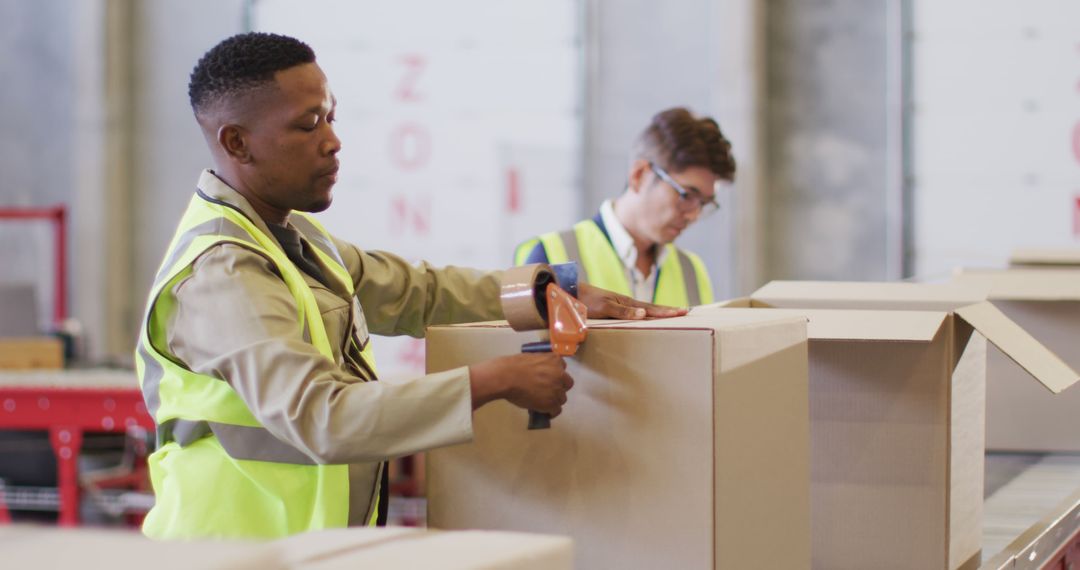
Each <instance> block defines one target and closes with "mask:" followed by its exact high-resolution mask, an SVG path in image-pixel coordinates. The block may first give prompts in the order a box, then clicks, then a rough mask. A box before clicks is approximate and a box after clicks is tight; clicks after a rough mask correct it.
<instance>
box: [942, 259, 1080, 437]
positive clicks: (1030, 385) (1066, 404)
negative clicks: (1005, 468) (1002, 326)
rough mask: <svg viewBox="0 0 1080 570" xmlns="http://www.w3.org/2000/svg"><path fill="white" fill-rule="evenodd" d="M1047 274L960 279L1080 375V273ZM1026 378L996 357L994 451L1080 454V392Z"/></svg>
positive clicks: (991, 383) (988, 273) (989, 389)
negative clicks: (1057, 388)
mask: <svg viewBox="0 0 1080 570" xmlns="http://www.w3.org/2000/svg"><path fill="white" fill-rule="evenodd" d="M1059 258H1060V257H1059ZM1029 267H1034V266H1033V265H1032V266H1029ZM1041 267H1042V268H1043V269H1030V268H1011V269H963V270H960V271H959V272H958V273H957V274H956V276H955V277H954V280H955V281H956V282H958V283H961V284H963V285H967V286H969V287H972V288H974V289H977V290H979V291H981V292H983V293H985V294H986V296H987V298H988V299H990V301H991V302H993V303H994V306H996V307H997V308H998V309H1000V310H1001V311H1002V312H1003V313H1005V314H1006V315H1008V316H1009V318H1010V319H1012V320H1013V321H1015V322H1016V323H1017V324H1019V325H1020V326H1021V327H1023V328H1024V330H1026V331H1028V332H1029V333H1031V335H1032V336H1034V337H1035V338H1036V339H1038V340H1039V342H1041V343H1042V344H1044V345H1045V346H1047V347H1048V348H1050V349H1051V350H1052V351H1054V353H1055V354H1057V355H1058V356H1060V357H1061V358H1062V359H1063V360H1064V361H1065V362H1066V363H1067V364H1068V365H1069V366H1071V367H1072V368H1073V369H1078V370H1080V266H1076V268H1074V269H1065V267H1068V266H1066V265H1064V264H1062V265H1057V266H1052V265H1049V264H1047V265H1043V266H1041ZM1049 267H1060V269H1048V268H1049ZM1026 375H1027V373H1026V372H1025V371H1024V370H1023V369H1022V368H1021V367H1019V366H1017V365H1016V363H1014V362H1012V360H1010V359H1009V358H1008V357H1007V356H1005V355H1004V354H1002V353H1001V351H998V350H991V351H990V352H989V354H988V361H987V371H986V448H987V449H990V450H996V451H1036V452H1041V451H1055V452H1080V388H1072V389H1069V390H1065V391H1061V392H1060V393H1058V392H1057V391H1054V390H1047V389H1046V388H1045V387H1044V386H1041V385H1039V384H1037V383H1034V382H1028V381H1025V379H1024V377H1025V376H1026Z"/></svg>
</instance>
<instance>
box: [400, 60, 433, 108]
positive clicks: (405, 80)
mask: <svg viewBox="0 0 1080 570" xmlns="http://www.w3.org/2000/svg"><path fill="white" fill-rule="evenodd" d="M398 61H400V62H401V64H402V65H404V66H405V73H404V75H402V76H401V81H399V82H398V86H397V89H396V90H395V91H394V97H396V98H397V100H398V101H409V102H416V101H421V100H423V96H422V95H421V94H420V93H419V92H417V90H416V84H417V83H418V82H419V81H420V73H421V72H422V71H423V70H424V66H425V65H427V62H426V61H425V60H424V57H423V56H421V55H417V54H406V55H403V56H401V58H400V59H399V60H398Z"/></svg>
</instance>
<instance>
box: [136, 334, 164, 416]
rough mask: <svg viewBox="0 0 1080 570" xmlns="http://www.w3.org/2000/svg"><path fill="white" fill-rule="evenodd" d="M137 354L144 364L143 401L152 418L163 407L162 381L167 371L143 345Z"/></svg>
mask: <svg viewBox="0 0 1080 570" xmlns="http://www.w3.org/2000/svg"><path fill="white" fill-rule="evenodd" d="M136 352H137V353H138V356H139V358H141V359H142V362H143V381H142V394H143V401H145V402H146V412H147V413H148V414H150V417H151V418H152V417H155V416H156V415H157V411H158V408H160V407H161V393H160V390H161V379H162V378H164V377H165V370H164V369H163V368H161V364H159V363H158V361H157V360H155V359H154V357H153V356H151V355H149V354H147V353H146V350H145V349H144V348H143V343H141V342H140V343H139V350H137V351H136Z"/></svg>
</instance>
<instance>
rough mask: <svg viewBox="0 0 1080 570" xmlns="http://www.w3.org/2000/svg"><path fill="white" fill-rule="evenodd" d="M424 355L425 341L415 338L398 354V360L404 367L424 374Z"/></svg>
mask: <svg viewBox="0 0 1080 570" xmlns="http://www.w3.org/2000/svg"><path fill="white" fill-rule="evenodd" d="M424 355H425V352H424V341H422V340H420V339H418V338H414V339H409V341H408V342H407V343H406V344H405V348H402V349H401V351H399V352H398V354H397V360H398V363H400V364H401V365H402V366H405V367H408V368H411V369H413V370H415V371H417V372H420V373H423V371H424V368H425V365H426V359H425V357H424Z"/></svg>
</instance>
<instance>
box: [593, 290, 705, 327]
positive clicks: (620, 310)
mask: <svg viewBox="0 0 1080 570" xmlns="http://www.w3.org/2000/svg"><path fill="white" fill-rule="evenodd" d="M578 300H579V301H581V302H582V303H584V304H585V307H586V308H587V309H588V310H589V318H590V319H633V320H637V319H644V318H645V317H679V316H682V315H685V314H686V313H687V309H680V308H676V307H665V306H662V305H654V304H652V303H645V302H643V301H638V300H637V299H633V298H631V297H627V296H626V295H620V294H618V293H615V292H614V291H608V290H607V289H601V288H599V287H592V286H590V285H589V284H588V283H580V284H578Z"/></svg>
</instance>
